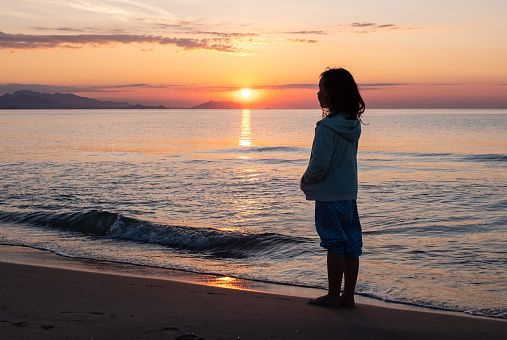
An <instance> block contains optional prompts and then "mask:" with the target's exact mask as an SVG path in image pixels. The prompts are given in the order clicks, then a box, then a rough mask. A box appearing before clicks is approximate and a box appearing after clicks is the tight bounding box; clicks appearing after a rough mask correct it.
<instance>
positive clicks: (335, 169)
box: [301, 113, 361, 201]
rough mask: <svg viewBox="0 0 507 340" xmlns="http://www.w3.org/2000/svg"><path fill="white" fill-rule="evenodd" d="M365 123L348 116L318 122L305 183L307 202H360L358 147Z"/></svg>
mask: <svg viewBox="0 0 507 340" xmlns="http://www.w3.org/2000/svg"><path fill="white" fill-rule="evenodd" d="M360 136H361V122H360V121H359V119H355V120H351V119H347V118H346V114H345V115H344V114H341V113H340V114H337V115H335V116H333V117H325V118H323V119H321V120H320V121H319V122H317V127H316V128H315V138H314V140H313V146H312V153H311V156H310V162H309V164H308V168H307V169H306V172H305V173H304V175H303V178H304V179H305V181H306V183H303V181H301V190H303V192H304V193H305V195H306V199H307V200H313V201H343V200H354V199H357V145H358V141H359V137H360Z"/></svg>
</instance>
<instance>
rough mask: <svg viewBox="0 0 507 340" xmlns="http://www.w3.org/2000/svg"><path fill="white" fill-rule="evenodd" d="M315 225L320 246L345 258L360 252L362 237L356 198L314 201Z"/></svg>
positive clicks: (355, 255)
mask: <svg viewBox="0 0 507 340" xmlns="http://www.w3.org/2000/svg"><path fill="white" fill-rule="evenodd" d="M315 226H316V228H317V233H318V234H319V236H320V241H321V242H320V246H321V247H323V248H325V249H327V250H329V251H332V252H334V253H338V254H343V256H344V257H345V258H346V259H352V258H356V257H358V256H359V255H361V254H362V250H361V248H362V247H363V238H362V232H361V223H360V222H359V215H358V213H357V204H356V200H347V201H331V202H326V201H315Z"/></svg>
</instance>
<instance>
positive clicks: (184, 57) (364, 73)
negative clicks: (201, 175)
mask: <svg viewBox="0 0 507 340" xmlns="http://www.w3.org/2000/svg"><path fill="white" fill-rule="evenodd" d="M0 6H1V7H0V71H1V72H0V94H4V93H12V92H14V91H16V90H18V89H31V90H35V91H40V92H51V93H52V92H63V93H67V92H71V93H75V94H77V95H82V96H87V97H92V98H98V99H113V100H122V101H129V102H131V103H137V102H139V103H141V104H157V105H158V104H162V105H166V106H170V107H189V106H194V105H198V104H200V103H202V102H205V101H208V100H215V101H218V100H227V101H229V100H232V101H235V102H241V103H242V104H243V106H244V107H248V108H266V107H270V108H318V103H317V100H316V92H317V83H318V75H319V74H320V72H322V71H323V70H324V69H325V68H326V67H327V66H339V67H345V68H347V69H349V70H350V71H351V72H352V73H353V74H354V76H355V78H356V81H357V82H358V83H359V85H360V89H361V91H362V93H363V96H364V98H365V100H366V104H367V107H369V108H375V107H382V108H389V107H390V108H397V107H403V108H407V107H408V108H410V107H414V108H420V107H432V108H433V107H445V108H448V107H458V108H459V107H465V108H468V107H478V108H487V107H495V108H507V66H506V65H505V60H507V22H506V21H505V20H504V15H505V13H507V2H505V1H492V0H484V1H481V2H479V1H467V0H465V1H460V2H455V1H434V0H426V1H407V2H401V1H390V0H386V1H382V2H379V1H374V0H369V1H356V2H354V3H348V2H347V3H346V2H343V1H322V0H317V1H312V2H308V1H302V0H292V1H277V2H273V1H265V0H258V1H255V2H253V1H251V2H246V1H223V0H217V1H203V0H189V1H185V2H182V1H176V0H172V1H171V0H169V1H162V0H158V1H153V0H152V1H149V0H146V1H142V2H141V1H137V0H116V1H99V0H80V1H66V0H59V1H56V0H38V1H35V0H18V1H16V2H12V1H4V0H0ZM242 88H251V89H252V95H251V96H250V97H247V98H245V97H242V96H241V95H240V90H241V89H242Z"/></svg>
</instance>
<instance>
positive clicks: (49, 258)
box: [0, 244, 507, 321]
mask: <svg viewBox="0 0 507 340" xmlns="http://www.w3.org/2000/svg"><path fill="white" fill-rule="evenodd" d="M0 254H2V256H1V257H0V263H2V262H5V263H12V264H19V265H29V266H36V267H47V268H55V269H63V270H71V271H82V272H88V273H98V274H106V275H119V276H129V277H137V278H146V279H156V280H165V281H176V282H181V283H188V284H196V285H203V286H211V287H220V288H225V289H233V290H243V291H252V292H258V293H265V294H277V295H285V296H291V297H298V298H306V299H309V298H313V297H316V296H321V295H325V294H326V293H327V290H325V289H319V288H312V287H304V286H297V285H290V284H283V283H274V282H262V281H255V280H249V279H241V278H235V277H229V276H223V275H219V274H202V273H195V272H189V271H185V270H178V269H168V268H158V267H151V266H143V265H135V264H127V263H118V262H112V261H107V260H92V259H85V258H74V257H68V256H65V255H58V254H56V253H54V252H51V251H49V250H43V249H37V248H32V247H29V246H20V245H5V244H0ZM355 300H356V303H358V304H362V305H370V306H376V307H382V308H388V309H398V310H408V311H418V312H425V313H439V314H445V315H454V316H458V317H465V318H482V319H487V320H505V321H507V320H506V319H502V318H494V317H488V316H484V315H475V314H469V313H465V312H460V311H452V310H445V309H442V308H438V307H435V308H431V307H425V306H418V305H411V304H405V303H402V302H396V301H384V300H381V299H376V298H373V297H369V296H364V295H359V294H357V293H356V294H355Z"/></svg>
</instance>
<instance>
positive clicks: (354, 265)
mask: <svg viewBox="0 0 507 340" xmlns="http://www.w3.org/2000/svg"><path fill="white" fill-rule="evenodd" d="M344 264H345V266H344V270H343V275H344V285H343V294H342V296H341V298H340V305H342V306H345V307H355V306H356V303H355V301H354V291H355V289H356V282H357V274H358V272H359V257H356V258H353V259H346V260H344Z"/></svg>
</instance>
